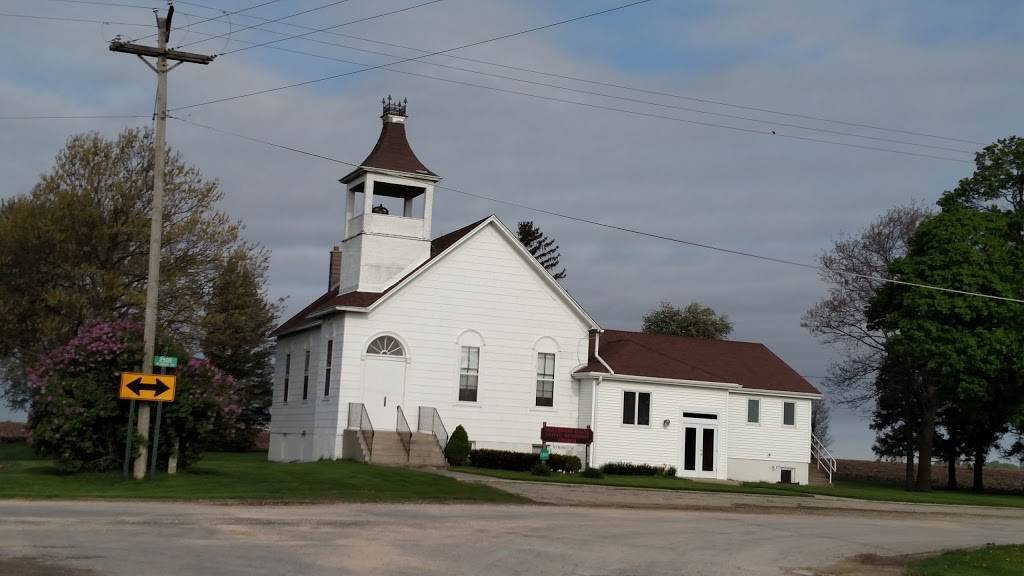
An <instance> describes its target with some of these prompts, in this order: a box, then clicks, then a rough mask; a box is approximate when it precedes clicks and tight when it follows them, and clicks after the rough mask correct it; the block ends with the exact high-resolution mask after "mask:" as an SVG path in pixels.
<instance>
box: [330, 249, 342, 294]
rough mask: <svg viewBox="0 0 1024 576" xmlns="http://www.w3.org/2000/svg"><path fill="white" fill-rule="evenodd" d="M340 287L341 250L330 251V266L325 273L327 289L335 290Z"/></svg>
mask: <svg viewBox="0 0 1024 576" xmlns="http://www.w3.org/2000/svg"><path fill="white" fill-rule="evenodd" d="M338 286H341V248H340V247H338V246H335V247H334V248H332V249H331V266H330V268H329V269H328V271H327V289H328V290H337V289H338Z"/></svg>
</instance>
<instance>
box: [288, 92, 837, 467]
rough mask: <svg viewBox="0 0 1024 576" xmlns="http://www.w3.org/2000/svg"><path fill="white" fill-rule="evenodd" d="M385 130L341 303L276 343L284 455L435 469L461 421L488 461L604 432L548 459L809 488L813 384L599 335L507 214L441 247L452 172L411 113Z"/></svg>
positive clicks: (736, 359) (301, 319)
mask: <svg viewBox="0 0 1024 576" xmlns="http://www.w3.org/2000/svg"><path fill="white" fill-rule="evenodd" d="M382 119H383V128H382V130H381V133H380V137H379V139H378V140H377V144H376V146H374V148H373V150H372V151H371V152H370V154H369V156H368V157H367V158H366V160H364V161H363V162H362V164H361V165H360V166H359V167H358V168H356V169H355V170H353V171H352V172H351V173H349V174H348V175H346V176H345V177H343V178H342V179H341V183H342V184H343V185H344V186H345V190H346V214H345V230H344V240H343V242H342V245H341V247H340V250H339V249H338V248H337V247H335V249H334V250H333V251H332V252H331V257H330V267H329V286H328V290H327V291H326V292H325V293H324V294H323V295H322V296H320V297H319V298H317V299H316V300H315V301H314V302H312V303H311V304H309V305H308V306H306V307H305V308H304V309H303V310H301V311H300V312H299V313H298V314H296V315H295V316H293V317H292V318H290V319H289V320H287V321H286V322H284V323H283V324H282V325H281V326H279V327H278V328H277V329H276V330H275V331H274V333H273V337H275V338H276V340H277V357H276V374H275V380H274V398H273V406H272V423H271V434H270V454H269V457H270V459H271V460H274V461H281V462H293V461H294V462H298V461H302V462H305V461H314V460H318V459H322V458H326V459H334V458H354V459H359V460H364V461H371V462H392V463H402V462H409V463H413V464H437V463H439V462H438V459H439V454H440V451H441V449H442V448H443V446H444V444H445V443H446V442H447V437H448V434H449V433H450V432H451V431H452V430H453V429H454V428H455V427H456V426H457V425H462V426H463V427H464V428H465V429H466V430H467V432H468V433H469V437H470V440H471V441H472V442H473V445H474V447H475V448H493V449H503V450H516V451H524V452H530V451H534V452H536V451H538V450H539V448H540V445H541V434H540V432H541V427H542V426H543V425H544V424H545V423H546V424H547V425H549V426H558V427H569V428H588V427H589V428H590V429H591V430H592V432H593V444H592V445H591V446H590V448H589V450H586V451H585V450H584V447H583V446H580V445H575V444H552V445H551V449H552V450H554V451H555V452H565V453H570V452H571V453H576V454H578V455H579V456H580V457H581V458H584V457H589V459H590V462H589V464H590V465H592V466H595V467H597V466H600V465H601V464H604V463H608V462H631V463H646V464H652V465H664V466H673V467H675V468H676V470H677V474H678V475H679V476H684V477H694V478H701V477H704V478H717V479H732V480H742V481H767V482H780V481H783V482H798V483H807V482H808V478H809V474H810V473H811V469H812V468H813V467H814V466H815V460H814V459H813V457H812V452H815V456H817V455H818V452H817V449H816V448H820V447H815V446H812V444H815V441H814V439H813V437H812V434H811V407H812V400H814V399H817V398H820V394H819V393H818V391H817V390H816V389H815V388H814V387H813V386H812V385H811V384H809V383H808V382H807V381H806V380H805V379H804V378H802V377H801V376H800V375H799V374H797V373H796V372H795V371H794V370H793V369H792V368H790V367H789V366H788V365H786V363H785V362H783V361H782V360H781V359H779V357H777V356H776V355H775V354H773V353H772V352H771V351H770V350H768V348H766V347H765V346H763V345H762V344H757V343H748V342H734V341H712V340H702V339H695V338H682V337H674V336H662V335H652V334H643V333H637V332H627V331H620V330H605V329H602V328H601V327H600V326H599V325H598V323H597V322H596V321H595V320H594V319H593V318H592V317H591V316H590V315H589V314H588V313H587V311H586V310H584V309H583V307H581V306H580V304H579V303H578V302H577V301H576V300H575V299H573V297H572V296H571V295H570V294H569V293H568V292H567V291H566V290H565V288H563V287H562V286H561V285H560V284H559V283H558V282H557V281H556V280H555V279H554V278H552V276H551V275H550V274H549V273H548V272H547V271H546V270H545V269H544V268H543V267H542V266H541V265H540V264H538V262H537V261H536V260H535V259H534V258H533V257H532V256H531V255H530V253H529V252H528V251H527V250H526V249H525V248H524V247H523V246H522V245H521V244H520V243H519V242H518V240H517V238H516V236H515V235H514V234H513V233H512V232H510V231H509V229H508V228H507V227H506V226H505V225H504V224H503V223H502V222H501V221H500V220H499V219H498V218H497V217H495V216H489V217H487V218H484V219H482V220H479V221H477V222H473V223H471V224H468V225H466V226H464V227H462V228H459V229H458V230H454V231H451V232H448V233H446V234H442V235H439V236H437V237H434V236H433V234H432V233H433V230H432V218H431V217H432V212H433V204H434V202H433V199H434V186H435V184H436V183H437V182H438V181H439V180H440V177H439V176H438V175H436V174H434V173H433V172H431V171H430V170H428V169H427V168H426V166H424V165H423V164H422V163H421V162H420V160H419V159H418V158H417V157H416V155H415V154H414V153H413V152H412V150H411V148H410V147H409V144H408V141H407V140H406V120H407V117H406V110H405V105H404V104H399V103H392V102H388V103H385V106H384V113H383V115H382ZM385 202H387V203H389V205H390V206H392V207H393V208H392V209H391V210H388V209H387V208H386V207H385ZM399 212H400V213H399ZM624 297H626V296H625V295H624ZM423 446H427V448H426V450H428V452H429V451H430V450H433V453H434V454H433V455H431V454H427V455H426V456H424V455H422V454H421V455H420V456H417V455H416V452H417V450H420V449H421V448H422V447H423ZM418 447H419V448H418ZM441 462H443V461H441Z"/></svg>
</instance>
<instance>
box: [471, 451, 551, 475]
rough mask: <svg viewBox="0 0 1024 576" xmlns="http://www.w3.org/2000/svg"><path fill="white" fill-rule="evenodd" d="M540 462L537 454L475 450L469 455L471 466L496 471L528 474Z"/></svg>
mask: <svg viewBox="0 0 1024 576" xmlns="http://www.w3.org/2000/svg"><path fill="white" fill-rule="evenodd" d="M538 460H539V458H538V456H537V455H536V454H529V453H527V452H512V451H511V450H473V451H472V452H470V453H469V463H470V464H472V465H473V466H476V467H477V468H491V469H494V470H512V471H514V472H526V471H527V470H529V469H530V467H532V466H533V465H534V464H536V463H537V462H538Z"/></svg>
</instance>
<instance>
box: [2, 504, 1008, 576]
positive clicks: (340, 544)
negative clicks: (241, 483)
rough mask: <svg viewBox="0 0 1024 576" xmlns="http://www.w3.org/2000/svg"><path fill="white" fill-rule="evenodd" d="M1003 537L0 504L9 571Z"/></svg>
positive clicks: (458, 563)
mask: <svg viewBox="0 0 1024 576" xmlns="http://www.w3.org/2000/svg"><path fill="white" fill-rule="evenodd" d="M1015 541H1016V542H1021V541H1024V519H1022V518H1021V517H1020V516H1019V515H1016V514H1014V515H1010V516H1007V517H999V516H973V515H945V514H918V515H914V514H905V513H895V514H883V513H878V512H870V513H855V512H850V511H837V512H824V511H815V512H807V511H799V510H793V511H788V512H787V511H778V510H775V511H771V512H767V511H760V512H756V511H754V512H743V513H736V512H706V511H684V510H668V511H661V510H650V509H615V508H575V507H572V508H570V507H556V506H496V505H447V506H446V505H436V504H330V505H292V506H241V505H230V506H218V505H206V504H170V503H169V504H163V503H144V502H38V501H35V502H31V501H5V502H0V572H2V573H3V574H4V575H5V576H15V575H18V574H27V575H32V576H55V575H60V574H68V575H72V574H73V575H75V576H80V575H81V576H84V575H93V574H95V575H104V576H106V575H111V576H114V575H126V576H127V575H132V576H145V575H161V576H163V575H167V574H196V575H206V574H209V575H218V576H232V575H246V576H248V575H253V574H268V575H271V574H273V575H276V574H281V575H285V574H287V575H296V574H301V575H311V576H315V575H320V574H324V575H327V574H330V575H332V576H334V575H339V574H341V575H343V574H360V575H365V574H374V575H377V574H410V575H412V574H439V575H441V574H443V575H445V576H457V575H463V574H465V575H474V576H476V575H491V574H495V575H497V574H523V575H531V576H533V575H537V574H581V575H610V574H629V575H645V574H687V575H718V574H722V575H726V574H728V575H744V574H793V573H797V574H814V573H817V570H805V569H808V568H819V569H820V568H823V567H826V566H830V565H834V564H836V563H837V562H841V561H842V560H843V559H844V558H849V557H851V556H853V555H857V554H864V553H872V554H879V555H885V556H888V555H899V554H907V553H918V552H926V551H934V550H939V549H943V548H951V547H963V546H976V545H982V544H984V543H986V542H997V543H1011V542H1015ZM829 572H830V573H834V572H835V571H834V570H829ZM872 572H873V573H880V572H879V571H878V570H870V571H868V572H867V573H872ZM844 573H847V572H844ZM849 573H852V572H849Z"/></svg>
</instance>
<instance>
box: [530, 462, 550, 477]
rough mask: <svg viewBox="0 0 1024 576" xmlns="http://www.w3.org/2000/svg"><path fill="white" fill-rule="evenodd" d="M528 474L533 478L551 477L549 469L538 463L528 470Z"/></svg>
mask: <svg viewBox="0 0 1024 576" xmlns="http://www.w3.org/2000/svg"><path fill="white" fill-rule="evenodd" d="M530 474H533V475H534V476H551V467H550V466H548V465H547V464H545V463H543V462H538V463H536V464H534V465H533V468H530Z"/></svg>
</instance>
